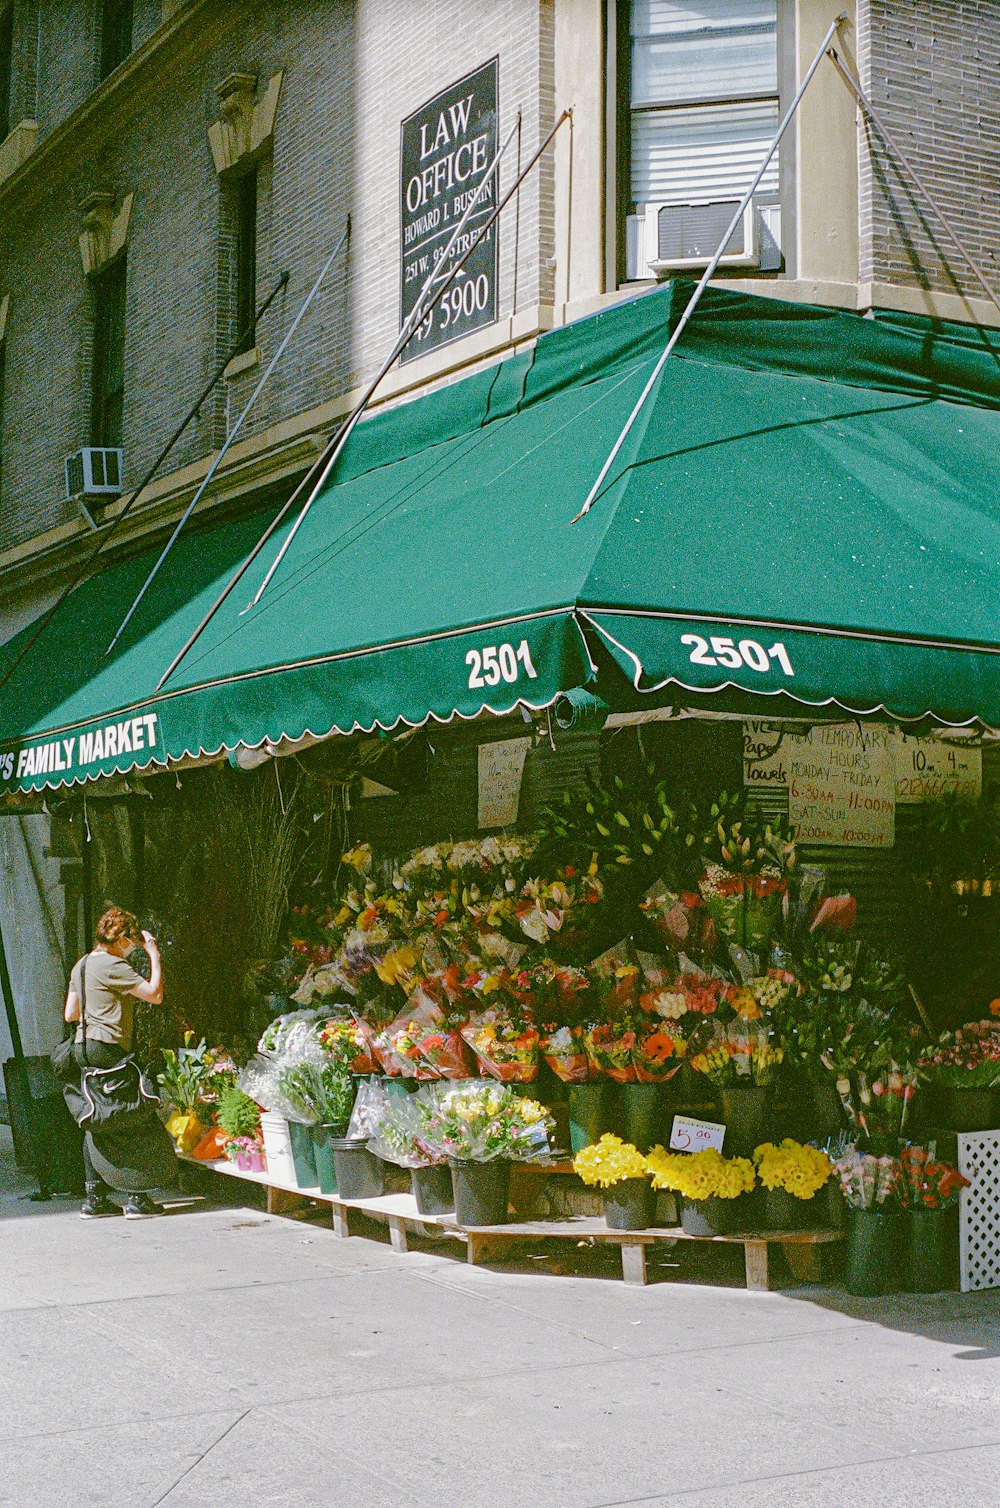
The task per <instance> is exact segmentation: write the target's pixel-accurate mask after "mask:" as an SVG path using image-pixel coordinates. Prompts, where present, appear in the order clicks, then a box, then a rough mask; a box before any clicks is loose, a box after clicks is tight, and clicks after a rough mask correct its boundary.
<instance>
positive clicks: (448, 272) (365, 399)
mask: <svg viewBox="0 0 1000 1508" xmlns="http://www.w3.org/2000/svg"><path fill="white" fill-rule="evenodd" d="M520 123H521V112H520V110H519V111H518V112H517V118H516V119H515V121H514V124H513V126H511V128H510V131H509V132H508V133H507V139H506V140H505V142H504V144H503V146H502V147H500V149H499V151H498V152H497V153H496V155H495V157H494V158H493V161H492V162H491V163H490V165H489V167H488V168H487V169H486V172H485V173H484V174H483V176H482V178H481V179H480V180H479V182H478V183H477V185H476V188H475V191H474V193H473V195H472V197H471V199H470V200H469V202H468V204H467V205H466V206H465V210H464V212H463V214H462V218H461V219H460V220H459V222H458V224H457V225H456V226H455V228H454V230H453V231H452V233H451V235H450V237H449V238H448V243H447V245H446V246H445V248H444V251H443V252H442V253H441V256H440V257H439V258H438V260H437V262H436V263H435V265H434V266H433V267H432V268H431V270H430V272H429V273H428V274H427V278H426V280H425V282H424V285H423V287H422V288H421V290H420V292H419V293H418V294H417V298H416V302H415V303H414V305H413V308H412V309H411V310H410V312H409V314H408V315H407V317H406V320H405V321H404V323H403V328H402V330H400V332H399V334H398V335H397V336H396V339H395V340H394V342H393V345H392V350H391V351H390V352H389V354H388V356H387V357H386V358H385V360H384V361H383V363H382V365H381V366H380V367H379V369H378V371H377V372H376V373H375V376H374V377H373V378H372V380H371V382H370V383H369V384H368V386H367V388H366V389H365V391H364V392H363V393H362V395H361V397H360V398H359V400H358V402H357V403H356V404H355V405H354V408H353V409H352V411H351V413H350V414H349V416H348V418H347V422H346V423H345V424H344V425H343V427H342V428H341V429H340V431H339V432H338V434H337V439H336V442H335V443H334V446H333V449H332V451H331V453H330V456H329V459H328V460H327V461H326V462H325V463H324V465H323V467H322V469H321V470H320V474H319V477H318V478H317V480H316V482H315V484H314V486H313V488H312V491H311V492H310V494H309V496H308V497H307V498H306V500H305V502H304V503H303V505H302V507H301V509H300V510H299V515H298V517H297V518H296V520H295V522H294V524H293V525H292V527H291V529H290V530H289V531H288V534H287V536H286V537H285V539H284V540H283V541H282V544H281V548H280V549H279V551H278V553H277V555H276V556H275V558H274V560H273V561H272V563H271V566H270V569H269V570H268V572H267V574H266V576H265V577H264V580H263V581H262V582H261V584H260V586H259V587H258V588H257V592H256V595H255V596H254V598H253V601H252V602H251V603H250V606H251V607H256V606H257V603H258V602H259V601H260V599H261V597H262V596H263V595H264V593H265V592H266V591H267V588H268V586H269V585H270V583H271V579H272V577H273V576H274V573H275V571H276V570H277V569H278V567H279V565H280V564H281V562H282V560H284V558H285V554H286V552H287V551H288V548H289V546H290V545H291V543H292V541H293V539H294V538H295V536H296V534H297V533H298V532H299V529H300V527H301V525H302V523H303V522H304V521H305V517H306V514H307V513H308V512H309V509H310V508H311V507H312V505H313V502H314V501H315V498H316V495H317V493H318V492H319V490H320V488H321V487H322V486H323V484H324V482H325V481H326V479H327V477H328V476H329V475H330V473H331V471H332V470H333V468H334V466H335V465H336V464H337V460H338V458H339V457H340V454H341V451H342V450H343V449H344V446H345V445H346V444H347V442H348V440H349V439H350V437H351V433H352V431H353V430H354V427H355V425H356V424H357V422H358V420H359V419H360V418H361V415H362V414H363V413H364V411H365V409H366V408H367V407H368V404H369V402H370V401H371V399H372V397H373V396H374V393H375V389H376V388H377V387H378V385H379V383H380V382H381V381H382V378H383V377H384V376H385V374H386V373H387V372H388V370H389V368H390V367H391V366H392V364H393V362H394V361H395V360H396V358H397V357H398V356H399V355H400V353H401V352H402V351H403V350H404V349H405V347H406V345H407V343H408V342H409V340H410V338H411V336H412V335H413V334H414V333H415V332H416V331H417V330H418V329H419V327H420V326H421V325H422V324H423V322H424V320H425V319H426V318H427V315H428V314H429V313H431V312H432V310H433V308H434V304H431V305H429V306H428V305H426V303H425V300H426V299H427V297H428V295H429V293H430V290H431V289H432V288H433V286H434V284H435V282H437V281H438V279H441V278H443V280H444V281H443V282H442V285H441V291H442V293H443V292H444V289H445V288H446V287H447V286H448V284H449V283H450V282H451V281H452V279H453V278H454V276H455V273H456V272H457V270H458V268H459V267H461V265H462V262H459V263H458V264H457V265H456V266H455V267H453V268H448V266H447V263H448V258H449V257H450V255H451V249H452V247H453V246H455V245H456V244H457V242H458V238H459V236H460V235H461V234H462V232H463V230H464V229H465V227H466V225H467V224H468V221H469V219H470V217H471V215H472V211H473V210H474V209H475V207H476V205H477V204H478V203H479V199H480V197H481V195H482V193H483V190H484V189H485V188H486V186H487V184H491V183H492V181H493V178H494V176H495V175H496V172H497V170H498V168H499V166H500V161H501V159H502V157H503V155H504V153H505V152H506V150H507V148H508V147H509V146H510V144H511V142H512V141H513V139H514V136H515V134H516V133H517V130H518V127H519V126H520ZM489 223H490V222H489V221H487V224H489ZM479 239H480V240H481V239H482V237H481V236H480V238H479ZM478 244H479V242H478V241H476V242H475V245H477V246H478ZM466 255H468V254H466ZM464 260H465V258H463V259H462V261H464ZM441 268H445V271H444V272H442V271H441Z"/></svg>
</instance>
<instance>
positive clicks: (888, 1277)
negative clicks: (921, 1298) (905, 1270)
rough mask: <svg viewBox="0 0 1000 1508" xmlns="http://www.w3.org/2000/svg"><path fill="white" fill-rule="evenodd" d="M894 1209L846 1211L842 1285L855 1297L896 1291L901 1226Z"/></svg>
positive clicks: (872, 1296)
mask: <svg viewBox="0 0 1000 1508" xmlns="http://www.w3.org/2000/svg"><path fill="white" fill-rule="evenodd" d="M899 1216H900V1212H899V1210H895V1209H889V1210H885V1209H879V1208H874V1209H867V1210H858V1209H849V1210H848V1211H847V1272H846V1274H845V1280H844V1281H845V1286H846V1288H847V1291H848V1293H853V1294H855V1295H856V1296H857V1297H858V1298H874V1297H877V1296H878V1295H880V1294H883V1293H897V1292H898V1291H899V1274H900V1269H901V1265H902V1262H901V1258H902V1251H901V1247H902V1241H901V1237H902V1225H901V1222H900V1218H899Z"/></svg>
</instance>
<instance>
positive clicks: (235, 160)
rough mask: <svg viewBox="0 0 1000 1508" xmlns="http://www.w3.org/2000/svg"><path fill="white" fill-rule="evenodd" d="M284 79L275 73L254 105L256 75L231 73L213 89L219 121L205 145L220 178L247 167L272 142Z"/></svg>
mask: <svg viewBox="0 0 1000 1508" xmlns="http://www.w3.org/2000/svg"><path fill="white" fill-rule="evenodd" d="M284 77H285V75H284V71H282V72H280V73H276V74H275V75H274V77H273V78H272V79H271V82H270V83H269V84H268V86H267V88H266V89H265V90H264V92H263V94H262V95H261V97H260V99H259V100H256V101H255V100H254V95H255V93H256V89H257V76H256V74H253V73H231V74H229V76H228V77H227V78H224V79H223V80H222V83H221V84H217V85H216V88H215V92H216V94H217V95H218V96H219V107H220V119H219V120H216V121H213V122H212V124H211V125H210V126H209V128H208V144H209V146H210V147H211V149H212V161H213V162H214V163H215V171H216V173H218V175H219V176H220V177H222V175H223V174H224V173H232V172H234V171H235V170H238V169H242V168H244V167H247V166H248V165H249V164H250V163H251V162H253V161H254V160H255V159H256V158H257V157H259V156H260V154H261V153H262V152H263V151H264V150H265V149H266V147H267V146H268V145H269V143H270V142H271V141H272V139H273V137H274V122H275V118H276V116H277V114H278V100H279V99H280V97H281V83H282V80H283V79H284Z"/></svg>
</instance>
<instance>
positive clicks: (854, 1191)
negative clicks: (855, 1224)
mask: <svg viewBox="0 0 1000 1508" xmlns="http://www.w3.org/2000/svg"><path fill="white" fill-rule="evenodd" d="M833 1171H834V1172H835V1173H836V1175H837V1178H838V1179H839V1181H840V1187H841V1191H842V1192H843V1195H844V1199H845V1200H846V1201H847V1203H848V1204H849V1205H850V1207H851V1208H852V1209H856V1210H871V1209H881V1208H882V1207H883V1206H884V1205H886V1204H889V1203H891V1202H892V1201H893V1200H894V1198H895V1195H896V1192H897V1190H898V1188H899V1184H900V1179H901V1177H902V1166H901V1164H900V1161H899V1158H898V1157H875V1156H873V1155H872V1154H871V1153H869V1152H862V1151H861V1150H860V1149H859V1148H858V1147H856V1146H848V1147H847V1148H846V1149H845V1150H844V1151H843V1152H842V1153H841V1155H840V1156H839V1157H836V1158H835V1159H834V1160H833Z"/></svg>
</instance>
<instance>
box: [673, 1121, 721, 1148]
mask: <svg viewBox="0 0 1000 1508" xmlns="http://www.w3.org/2000/svg"><path fill="white" fill-rule="evenodd" d="M725 1136H726V1128H725V1126H723V1125H720V1124H719V1122H718V1121H696V1120H692V1119H690V1117H688V1116H686V1115H675V1116H674V1124H673V1128H672V1130H671V1132H670V1147H671V1151H674V1152H704V1150H705V1148H706V1147H714V1148H715V1149H716V1151H717V1152H721V1151H722V1143H723V1141H724V1140H725Z"/></svg>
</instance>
